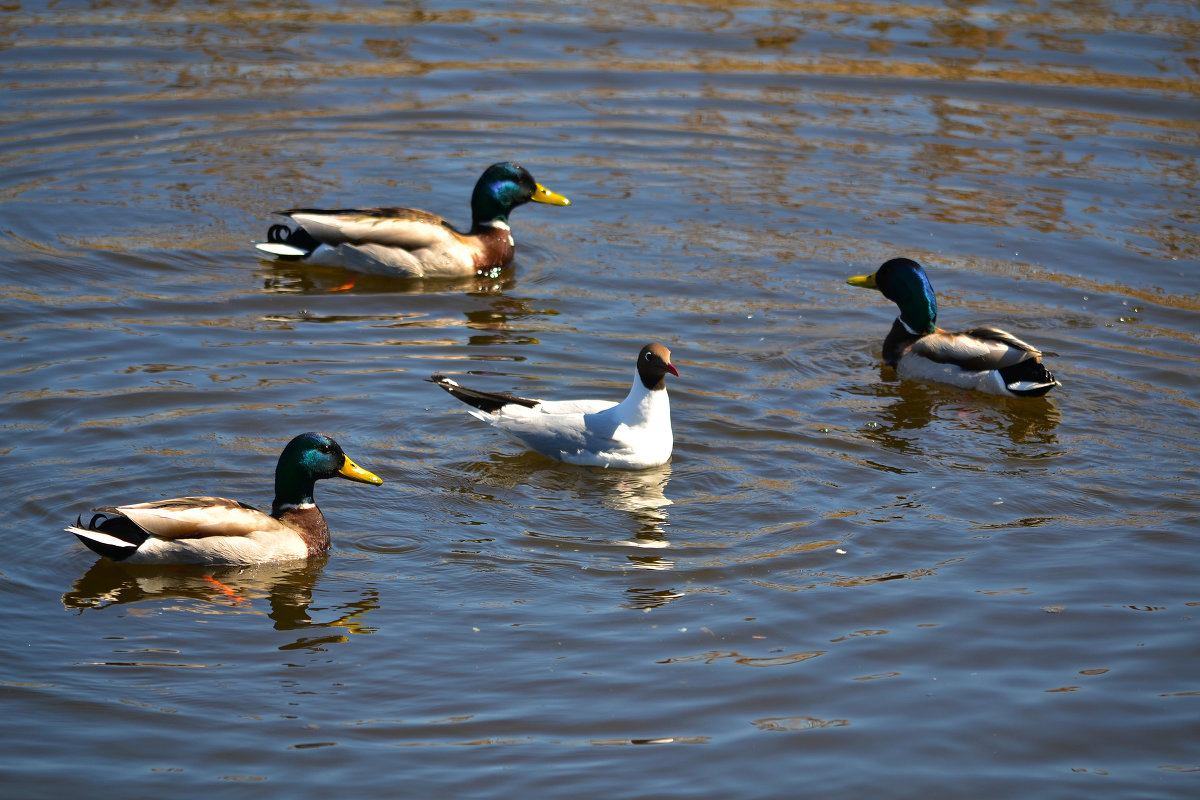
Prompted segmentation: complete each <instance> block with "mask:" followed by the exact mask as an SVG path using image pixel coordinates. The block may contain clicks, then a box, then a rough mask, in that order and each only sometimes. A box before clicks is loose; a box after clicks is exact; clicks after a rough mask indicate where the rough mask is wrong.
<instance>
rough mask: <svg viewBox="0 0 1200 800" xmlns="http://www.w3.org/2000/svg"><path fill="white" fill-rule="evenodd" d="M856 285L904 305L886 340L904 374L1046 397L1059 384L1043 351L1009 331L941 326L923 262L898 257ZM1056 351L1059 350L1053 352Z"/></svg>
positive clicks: (886, 354) (891, 359) (887, 357)
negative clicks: (1045, 363)
mask: <svg viewBox="0 0 1200 800" xmlns="http://www.w3.org/2000/svg"><path fill="white" fill-rule="evenodd" d="M846 282H847V283H849V284H850V285H851V286H861V287H863V288H864V289H878V290H879V291H880V292H882V293H883V296H884V297H886V298H887V299H889V300H891V301H892V302H894V303H895V304H896V305H897V306H899V307H900V316H899V317H897V318H896V321H895V322H894V323H892V329H891V331H889V332H888V335H887V338H886V339H884V340H883V360H884V361H885V362H887V363H888V364H889V365H891V366H893V367H895V368H896V373H897V374H898V375H900V377H902V378H912V379H914V380H925V381H936V382H939V383H949V384H952V385H954V386H960V387H962V388H964V389H976V390H978V391H981V392H989V393H991V394H1001V395H1008V396H1010V397H1041V396H1042V395H1044V394H1046V392H1048V391H1050V390H1051V389H1053V388H1054V387H1055V386H1059V385H1060V384H1059V382H1058V381H1056V380H1054V375H1053V374H1051V372H1050V370H1048V369H1046V366H1045V365H1044V364H1042V352H1041V351H1040V350H1038V349H1037V348H1036V347H1034V346H1033V345H1030V344H1027V343H1025V342H1023V341H1021V340H1020V339H1018V338H1017V337H1015V336H1013V335H1012V334H1011V333H1008V332H1007V331H1002V330H999V329H998V328H971V329H969V330H965V331H961V332H958V333H950V332H948V331H944V330H942V329H941V328H939V327H937V298H936V297H935V296H934V294H933V286H932V285H931V284H930V283H929V278H928V277H927V276H926V275H925V270H924V269H922V268H921V265H920V264H918V263H917V262H915V261H913V260H911V259H908V258H893V259H892V260H890V261H887V262H885V263H884V264H883V265H882V266H881V267H880V268H879V269H877V270H876V271H875V272H874V273H872V274H871V275H859V276H857V277H854V278H850V279H849V280H848V281H846ZM1051 355H1053V354H1051Z"/></svg>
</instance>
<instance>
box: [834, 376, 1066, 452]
mask: <svg viewBox="0 0 1200 800" xmlns="http://www.w3.org/2000/svg"><path fill="white" fill-rule="evenodd" d="M849 391H850V393H851V394H854V395H856V396H858V397H861V398H871V399H873V400H874V399H877V400H880V401H884V400H891V401H893V402H890V403H886V404H884V403H880V404H879V405H878V408H877V410H874V411H868V412H867V413H869V414H871V416H873V418H874V419H873V423H872V424H870V425H869V426H868V427H867V428H866V430H864V432H863V433H864V435H865V436H866V437H867V438H869V439H871V440H872V441H874V442H876V443H878V444H880V445H882V446H883V447H886V448H887V449H889V450H893V451H896V452H900V453H904V454H910V453H918V452H922V451H924V450H925V449H926V446H927V441H925V440H922V439H921V438H920V437H917V436H909V435H906V432H908V431H919V430H921V429H923V428H927V427H929V426H930V425H931V424H935V423H939V422H941V423H945V424H946V425H948V426H949V427H950V428H952V429H965V430H970V431H971V432H973V433H975V434H999V433H1002V434H1003V435H1004V436H1005V437H1006V438H1007V439H1008V440H1009V442H1010V443H1011V446H1008V445H1006V446H1004V447H1003V448H1002V451H1001V452H1002V453H1003V454H1005V455H1011V456H1030V455H1041V454H1043V453H1044V452H1045V449H1046V448H1056V447H1058V435H1057V433H1056V430H1057V428H1058V423H1059V421H1060V420H1061V414H1060V413H1059V411H1058V408H1057V407H1056V406H1055V404H1054V400H1052V399H1050V398H1035V399H1032V400H1031V399H1023V400H1021V401H1019V402H1018V401H1015V400H1011V399H1009V398H1005V397H995V396H992V395H985V394H980V393H978V392H976V393H972V392H967V391H962V390H959V389H955V388H953V387H943V386H939V385H931V384H921V383H914V382H912V381H902V380H899V379H898V378H897V377H896V374H895V371H894V370H893V369H892V368H891V367H887V366H885V367H882V372H881V375H880V381H879V383H875V384H871V385H869V386H861V387H856V388H853V389H850V390H849Z"/></svg>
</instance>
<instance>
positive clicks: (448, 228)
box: [255, 161, 571, 278]
mask: <svg viewBox="0 0 1200 800" xmlns="http://www.w3.org/2000/svg"><path fill="white" fill-rule="evenodd" d="M530 200H532V201H533V202H535V203H548V204H550V205H555V206H566V205H570V204H571V201H570V200H568V199H567V198H565V197H563V196H562V195H560V194H555V193H554V192H552V191H550V190H549V189H547V188H546V187H544V186H542V185H541V184H539V183H538V182H537V181H535V180H534V179H533V176H532V175H530V174H529V170H527V169H525V168H524V167H521V166H518V165H517V164H514V163H512V162H511V161H504V162H501V163H499V164H493V165H492V166H490V167H488V168H487V169H486V170H485V171H484V173H483V175H482V176H480V178H479V181H478V182H477V183H476V184H475V191H474V193H473V194H472V195H471V230H470V231H468V232H467V233H460V232H459V231H457V230H455V228H454V226H453V225H451V224H450V223H449V222H447V221H446V220H444V219H442V218H441V217H439V216H437V215H436V214H430V213H429V212H428V211H420V210H417V209H415V208H355V209H336V210H321V209H315V208H293V209H291V210H289V211H280V212H278V213H280V214H282V215H283V216H285V217H288V218H289V219H290V220H291V221H292V222H294V223H296V226H297V227H295V228H289V227H288V226H287V225H272V226H271V229H270V230H269V231H267V241H266V242H262V243H259V244H257V245H255V246H256V247H257V248H258V249H259V250H262V251H264V252H267V253H270V254H271V255H274V256H279V257H280V258H284V259H294V260H295V259H298V260H303V261H306V262H310V263H316V264H323V265H327V266H337V267H344V268H346V269H350V270H354V271H356V272H365V273H371V274H375V275H391V276H399V277H406V278H464V277H470V276H472V275H488V274H493V273H495V272H496V271H497V270H499V269H500V268H502V267H505V266H507V265H508V264H509V263H510V262H511V261H512V259H513V247H514V244H515V243H514V242H513V237H512V228H510V227H509V225H508V215H509V214H510V213H511V212H512V210H513V209H514V208H516V207H517V206H520V205H524V204H525V203H528V202H529V201H530Z"/></svg>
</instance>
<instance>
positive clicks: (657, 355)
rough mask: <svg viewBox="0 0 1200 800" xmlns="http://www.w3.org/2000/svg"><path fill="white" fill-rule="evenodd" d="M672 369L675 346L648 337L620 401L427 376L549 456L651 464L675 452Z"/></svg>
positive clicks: (590, 462)
mask: <svg viewBox="0 0 1200 800" xmlns="http://www.w3.org/2000/svg"><path fill="white" fill-rule="evenodd" d="M667 375H675V376H678V375H679V372H678V370H676V369H675V367H674V365H672V364H671V351H670V350H668V349H667V348H666V347H664V346H663V345H661V344H648V345H646V346H645V347H643V348H642V350H641V352H640V353H638V357H637V367H636V370H635V372H634V376H633V385H632V386H631V387H630V389H629V394H628V395H626V397H625V399H624V400H622V401H621V402H620V403H618V402H616V401H614V400H530V399H527V398H523V397H515V396H513V395H511V394H497V393H493V392H482V391H479V390H478V389H469V388H467V387H466V386H462V385H461V384H459V383H458V382H457V381H454V380H451V379H450V378H447V377H446V376H445V375H434V376H432V377H431V378H429V380H430V381H432V382H433V383H436V384H437V385H438V386H440V387H442V388H443V389H445V390H446V391H447V392H449V393H450V394H452V395H454V396H455V397H457V398H458V399H459V400H461V401H463V402H464V403H466V404H467V405H469V406H471V408H469V409H467V411H468V413H470V414H471V415H473V416H475V417H477V418H479V419H481V420H483V421H484V422H486V423H488V424H489V425H491V426H492V427H494V428H496V429H497V430H499V431H501V432H503V433H505V434H507V435H509V436H511V437H512V438H514V439H516V440H517V441H519V442H521V443H522V444H524V445H525V446H526V447H529V448H532V449H533V450H536V451H537V452H539V453H541V454H542V455H544V456H547V457H549V458H554V459H558V460H559V461H565V462H566V463H568V464H580V465H584V466H596V467H613V468H616V469H646V468H648V467H657V466H659V465H661V464H665V463H666V462H667V460H668V459H670V458H671V448H672V446H673V439H672V434H671V401H670V400H669V399H667Z"/></svg>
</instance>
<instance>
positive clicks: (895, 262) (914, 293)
mask: <svg viewBox="0 0 1200 800" xmlns="http://www.w3.org/2000/svg"><path fill="white" fill-rule="evenodd" d="M846 283H848V284H850V285H851V286H861V287H862V288H864V289H877V290H879V291H880V292H882V293H883V296H884V297H886V298H887V299H888V300H891V301H892V302H893V303H895V304H896V305H897V306H899V307H900V319H901V320H902V321H903V322H904V324H905V325H907V326H908V327H909V328H910V329H912V330H913V331H914V332H915V333H932V332H933V330H934V326H935V325H936V324H937V297H935V296H934V294H933V285H932V284H931V283H930V282H929V278H928V276H926V275H925V270H924V269H922V268H921V265H920V264H918V263H917V262H915V261H913V260H912V259H909V258H893V259H891V260H890V261H885V262H884V263H883V265H882V266H880V267H879V269H877V270H875V272H873V273H872V274H870V275H858V276H856V277H853V278H850V279H849V280H847V281H846Z"/></svg>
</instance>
